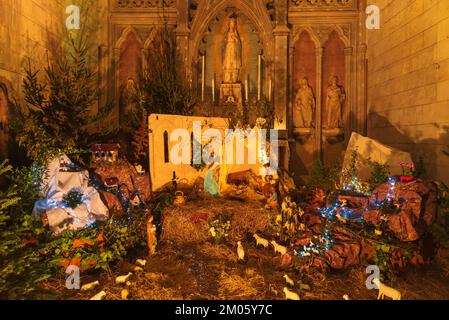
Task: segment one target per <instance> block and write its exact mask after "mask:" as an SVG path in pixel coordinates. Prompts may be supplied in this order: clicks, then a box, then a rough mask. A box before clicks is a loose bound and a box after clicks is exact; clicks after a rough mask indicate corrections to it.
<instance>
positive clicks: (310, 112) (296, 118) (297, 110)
mask: <svg viewBox="0 0 449 320" xmlns="http://www.w3.org/2000/svg"><path fill="white" fill-rule="evenodd" d="M314 114H315V97H314V95H313V92H312V88H311V87H310V85H309V82H308V80H307V78H306V77H304V78H302V79H301V81H300V87H299V90H298V92H297V94H296V98H295V105H294V110H293V124H294V126H295V128H311V127H314Z"/></svg>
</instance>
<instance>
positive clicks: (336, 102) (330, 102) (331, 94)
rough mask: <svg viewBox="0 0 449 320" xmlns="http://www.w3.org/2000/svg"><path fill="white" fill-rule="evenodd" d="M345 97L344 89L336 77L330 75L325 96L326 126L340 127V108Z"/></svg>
mask: <svg viewBox="0 0 449 320" xmlns="http://www.w3.org/2000/svg"><path fill="white" fill-rule="evenodd" d="M345 98H346V95H345V92H344V89H343V87H341V86H340V85H339V84H338V78H337V77H336V76H331V78H330V79H329V87H328V88H327V96H326V108H327V123H326V127H327V128H341V127H342V109H343V103H344V101H345Z"/></svg>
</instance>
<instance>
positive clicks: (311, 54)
mask: <svg viewBox="0 0 449 320" xmlns="http://www.w3.org/2000/svg"><path fill="white" fill-rule="evenodd" d="M316 60H317V59H316V45H315V42H314V41H313V40H312V38H311V36H310V34H309V32H308V31H307V30H303V31H302V32H301V33H300V34H299V36H298V37H297V39H296V41H295V43H294V45H293V93H294V95H295V94H296V92H297V91H298V89H299V81H300V80H301V79H302V78H303V77H306V78H307V80H308V81H309V85H310V86H311V87H312V90H313V93H314V95H315V96H316V92H317V90H316V89H317V72H316V66H317V61H316ZM293 98H294V97H293Z"/></svg>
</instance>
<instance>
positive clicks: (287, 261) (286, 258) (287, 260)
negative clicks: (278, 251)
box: [281, 253, 293, 267]
mask: <svg viewBox="0 0 449 320" xmlns="http://www.w3.org/2000/svg"><path fill="white" fill-rule="evenodd" d="M292 260H293V257H292V256H291V255H290V254H288V253H286V254H284V255H283V256H282V259H281V266H283V267H288V266H290V265H291V264H292Z"/></svg>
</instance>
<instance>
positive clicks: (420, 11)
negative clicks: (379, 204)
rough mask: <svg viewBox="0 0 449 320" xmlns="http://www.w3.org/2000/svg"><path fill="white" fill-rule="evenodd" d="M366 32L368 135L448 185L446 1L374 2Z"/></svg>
mask: <svg viewBox="0 0 449 320" xmlns="http://www.w3.org/2000/svg"><path fill="white" fill-rule="evenodd" d="M371 3H372V4H376V5H377V6H379V8H380V10H381V27H380V30H368V31H367V41H368V134H369V136H370V137H372V138H375V139H378V140H380V141H381V142H383V143H386V144H388V145H391V146H394V147H397V148H400V149H403V150H405V151H410V152H412V153H413V155H414V156H415V158H419V157H421V156H422V157H423V160H424V161H425V163H426V169H427V173H428V175H429V176H430V177H432V178H437V179H442V180H444V181H446V182H449V157H447V156H446V155H444V154H443V152H442V150H443V149H445V148H446V146H447V145H449V1H447V0H432V1H431V0H401V1H396V0H376V1H375V3H374V2H373V1H371Z"/></svg>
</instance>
